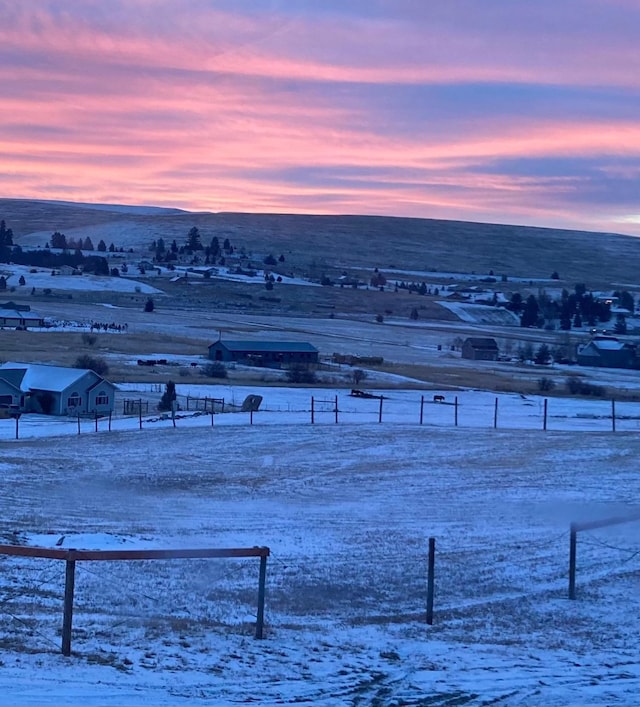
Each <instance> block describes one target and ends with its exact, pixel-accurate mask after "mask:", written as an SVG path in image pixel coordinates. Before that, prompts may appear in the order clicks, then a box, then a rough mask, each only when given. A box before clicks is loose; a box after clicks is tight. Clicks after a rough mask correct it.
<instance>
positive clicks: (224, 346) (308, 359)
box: [209, 339, 319, 368]
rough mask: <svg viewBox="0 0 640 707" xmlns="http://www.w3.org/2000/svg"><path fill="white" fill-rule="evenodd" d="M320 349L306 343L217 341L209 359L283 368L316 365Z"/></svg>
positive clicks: (211, 346)
mask: <svg viewBox="0 0 640 707" xmlns="http://www.w3.org/2000/svg"><path fill="white" fill-rule="evenodd" d="M318 354H319V352H318V349H317V348H316V347H315V346H312V345H311V344H309V343H307V342H304V341H222V340H221V339H220V340H219V341H216V342H215V343H214V344H211V345H210V346H209V358H210V359H211V360H212V361H222V362H224V363H227V362H231V361H234V362H236V363H244V364H247V365H252V366H265V367H267V368H281V367H283V366H284V367H287V366H291V365H296V364H297V365H300V364H302V365H309V366H310V365H316V364H317V363H318Z"/></svg>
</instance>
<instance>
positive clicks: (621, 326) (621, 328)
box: [613, 313, 627, 334]
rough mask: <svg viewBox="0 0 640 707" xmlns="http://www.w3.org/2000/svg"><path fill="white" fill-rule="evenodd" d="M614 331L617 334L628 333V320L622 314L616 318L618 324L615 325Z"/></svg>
mask: <svg viewBox="0 0 640 707" xmlns="http://www.w3.org/2000/svg"><path fill="white" fill-rule="evenodd" d="M613 331H614V332H615V333H616V334H626V333H627V320H626V318H625V316H624V314H622V313H620V314H618V316H617V317H616V322H615V324H614V325H613Z"/></svg>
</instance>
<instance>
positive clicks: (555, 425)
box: [0, 388, 640, 440]
mask: <svg viewBox="0 0 640 707" xmlns="http://www.w3.org/2000/svg"><path fill="white" fill-rule="evenodd" d="M260 392H261V393H262V394H263V395H264V403H263V404H262V405H261V407H260V409H259V410H257V411H256V410H250V411H248V412H236V410H238V409H239V407H240V406H239V405H237V404H234V403H233V402H229V401H226V402H225V400H224V399H223V398H213V397H201V398H196V397H191V396H189V397H186V398H185V399H186V401H187V403H186V405H188V409H184V408H183V409H179V410H176V411H175V412H173V413H172V412H168V413H160V412H155V413H153V412H149V410H148V404H146V405H145V403H144V401H138V400H135V401H130V402H132V404H131V405H130V406H129V407H128V408H127V411H128V412H129V413H130V414H129V415H120V416H118V415H115V414H114V415H109V416H108V417H98V416H95V417H87V416H85V417H77V418H70V417H54V416H45V415H22V416H20V415H18V416H15V417H14V418H13V419H0V439H5V440H8V439H20V438H30V437H37V436H52V435H58V434H61V435H63V434H84V433H89V432H98V431H111V430H128V429H135V428H137V429H140V430H142V429H144V428H151V429H152V428H157V427H163V426H165V427H187V426H200V427H202V426H211V427H214V426H217V425H269V424H291V425H296V424H312V425H323V424H332V425H335V424H352V425H355V424H370V423H375V424H404V425H407V424H409V425H417V426H437V427H465V428H470V427H473V428H484V429H487V428H489V429H496V430H498V429H501V430H508V429H530V430H541V431H543V432H546V431H554V430H555V431H570V430H576V431H577V430H582V431H594V432H596V431H597V432H604V431H610V432H618V431H621V432H637V431H640V402H619V401H615V400H595V399H591V400H590V399H576V398H539V397H525V396H521V395H513V394H505V395H502V396H499V395H498V396H497V395H494V394H491V393H484V392H482V391H463V392H461V393H459V394H456V395H452V394H449V393H447V394H446V395H445V394H429V395H424V394H419V393H416V392H415V391H390V392H386V391H385V392H384V393H382V394H379V395H377V394H370V393H368V394H362V393H361V392H359V391H357V392H358V393H359V394H353V393H354V392H356V391H353V392H352V393H351V394H349V393H347V392H345V391H342V392H339V393H336V392H335V391H333V390H330V391H325V392H322V391H314V392H313V393H312V394H311V395H309V393H308V392H307V391H303V390H295V389H284V390H280V389H277V388H274V389H270V390H261V391H260ZM287 396H290V397H287ZM133 403H135V405H134V404H133ZM231 411H234V412H231ZM223 413H224V414H223Z"/></svg>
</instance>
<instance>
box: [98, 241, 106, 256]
mask: <svg viewBox="0 0 640 707" xmlns="http://www.w3.org/2000/svg"><path fill="white" fill-rule="evenodd" d="M98 250H99V251H100V252H101V253H106V252H107V244H106V243H105V242H104V241H103V240H102V239H100V242H99V243H98Z"/></svg>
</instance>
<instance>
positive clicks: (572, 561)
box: [569, 523, 577, 599]
mask: <svg viewBox="0 0 640 707" xmlns="http://www.w3.org/2000/svg"><path fill="white" fill-rule="evenodd" d="M576 554H577V530H576V524H575V523H571V526H570V532H569V599H575V598H576Z"/></svg>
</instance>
